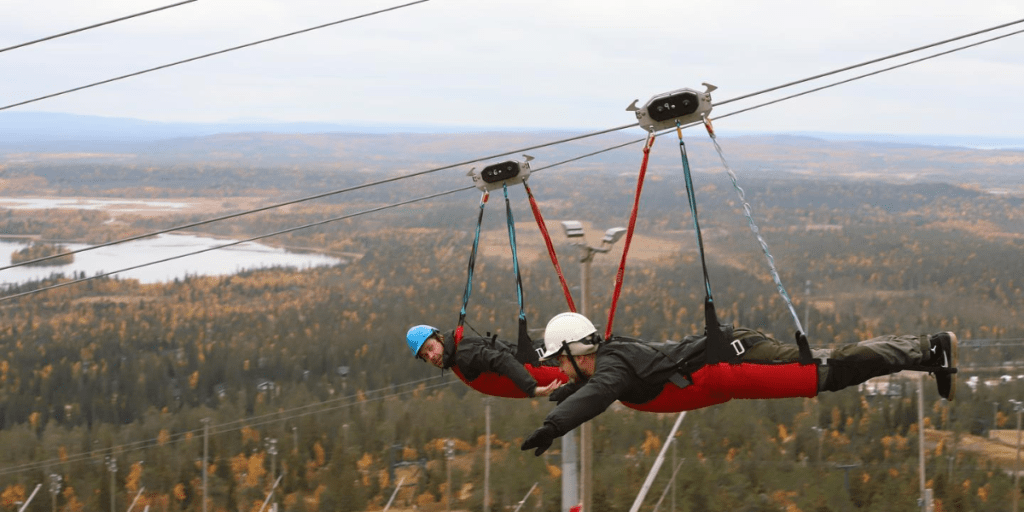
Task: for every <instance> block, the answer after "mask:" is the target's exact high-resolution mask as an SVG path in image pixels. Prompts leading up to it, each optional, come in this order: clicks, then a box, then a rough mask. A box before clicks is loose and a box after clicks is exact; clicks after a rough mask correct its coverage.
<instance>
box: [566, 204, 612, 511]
mask: <svg viewBox="0 0 1024 512" xmlns="http://www.w3.org/2000/svg"><path fill="white" fill-rule="evenodd" d="M562 229H563V230H564V231H565V236H566V238H568V239H569V241H570V242H572V244H573V245H575V246H576V247H579V248H580V314H582V315H583V316H585V317H587V318H590V311H589V307H590V263H591V262H592V261H594V255H595V254H604V253H607V252H609V251H611V250H612V246H613V245H615V242H618V241H619V240H620V239H621V238H622V237H623V235H625V234H626V231H627V230H626V228H623V227H614V228H611V229H609V230H607V231H605V232H604V237H603V238H602V239H601V244H600V245H598V246H597V247H592V246H590V245H588V244H587V241H586V232H585V231H584V229H583V223H581V222H580V221H578V220H566V221H562ZM573 437H574V436H573V435H572V432H569V433H568V434H566V435H565V436H564V437H562V453H563V454H564V453H571V452H572V448H571V447H573V444H574V443H575V440H574V439H573ZM593 453H594V451H593V436H592V435H591V432H590V424H589V423H584V424H582V425H580V485H579V489H580V496H579V498H580V500H579V501H580V503H582V504H583V511H584V512H590V507H591V501H592V500H591V497H592V492H591V491H592V487H593V485H592V484H593V482H592V481H593V472H592V471H591V466H592V464H593V459H594V458H593ZM574 463H575V461H572V460H565V458H563V461H562V466H563V468H562V474H563V475H572V474H574V472H573V471H567V470H566V465H567V464H574ZM567 484H568V485H570V486H571V485H572V483H571V481H568V482H567V481H566V480H563V484H562V492H563V495H566V494H568V496H571V495H572V492H571V490H570V491H569V492H568V493H566V485H567ZM574 501H575V500H572V499H571V498H570V499H565V500H563V502H562V511H563V512H566V511H567V510H568V509H569V508H570V507H572V506H573V504H574Z"/></svg>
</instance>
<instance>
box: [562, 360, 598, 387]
mask: <svg viewBox="0 0 1024 512" xmlns="http://www.w3.org/2000/svg"><path fill="white" fill-rule="evenodd" d="M574 357H575V358H576V365H577V366H579V367H580V371H581V372H583V374H584V375H583V378H590V377H591V376H593V374H594V355H593V354H587V355H584V356H574ZM558 369H560V370H562V373H564V374H566V375H568V376H569V378H570V379H572V380H574V381H576V382H579V381H580V380H582V379H581V378H580V375H578V374H577V373H576V367H574V366H573V365H572V361H570V360H569V356H567V355H565V354H559V355H558Z"/></svg>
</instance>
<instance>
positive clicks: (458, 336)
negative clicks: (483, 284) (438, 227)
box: [455, 191, 490, 345]
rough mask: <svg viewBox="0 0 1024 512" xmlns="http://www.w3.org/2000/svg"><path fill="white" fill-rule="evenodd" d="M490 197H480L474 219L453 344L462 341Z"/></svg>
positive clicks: (486, 194) (488, 195) (484, 195)
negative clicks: (464, 284)
mask: <svg viewBox="0 0 1024 512" xmlns="http://www.w3.org/2000/svg"><path fill="white" fill-rule="evenodd" d="M489 197H490V194H488V193H487V192H486V191H485V192H484V193H483V195H481V196H480V213H479V214H478V215H477V218H476V234H475V235H474V236H473V250H471V251H470V252H469V269H468V270H467V271H466V291H465V292H463V294H462V309H461V310H460V311H459V325H458V327H456V328H455V344H456V345H457V344H458V343H459V342H460V341H462V331H463V329H462V325H463V324H464V323H466V305H467V304H469V295H470V294H471V293H473V268H474V267H476V252H477V248H478V247H479V246H480V225H481V224H483V222H484V206H487V199H488V198H489Z"/></svg>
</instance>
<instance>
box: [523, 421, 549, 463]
mask: <svg viewBox="0 0 1024 512" xmlns="http://www.w3.org/2000/svg"><path fill="white" fill-rule="evenodd" d="M556 437H558V436H557V435H555V427H554V426H552V425H549V424H547V423H545V424H544V426H543V427H541V428H538V429H537V430H534V431H533V433H532V434H530V435H529V436H527V438H526V440H525V441H523V445H522V446H520V447H519V449H520V450H529V449H530V448H536V450H535V451H534V452H533V454H534V455H538V456H539V455H540V454H542V453H544V452H545V451H547V449H548V448H550V447H551V443H552V442H554V441H555V438H556Z"/></svg>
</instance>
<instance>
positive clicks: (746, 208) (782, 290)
mask: <svg viewBox="0 0 1024 512" xmlns="http://www.w3.org/2000/svg"><path fill="white" fill-rule="evenodd" d="M704 127H705V128H707V131H708V135H710V136H711V142H712V143H713V144H714V145H715V151H717V152H718V158H719V159H720V160H721V161H722V166H723V167H725V171H726V173H727V174H728V175H729V179H730V180H732V187H733V188H734V189H736V195H738V196H739V198H740V204H742V205H743V214H744V215H745V216H746V217H747V224H749V225H750V231H751V232H753V233H754V236H755V237H757V243H758V244H760V245H761V251H762V252H764V257H765V259H766V260H767V262H768V271H769V272H770V273H771V275H772V280H774V281H775V288H776V289H777V290H778V291H779V295H780V296H782V300H783V301H785V303H786V306H787V307H788V308H789V313H790V315H792V316H793V322H794V323H796V329H797V331H799V332H805V331H804V328H803V326H802V325H800V317H799V316H798V315H797V314H796V309H795V308H794V307H793V301H792V300H791V299H790V298H789V294H788V293H786V287H784V286H782V279H780V278H779V271H778V270H776V269H775V258H774V257H772V253H771V252H770V251H769V250H768V243H767V242H765V241H764V238H763V237H761V230H760V229H759V228H758V227H757V224H754V217H753V213H751V208H750V203H748V202H747V199H746V194H745V193H744V192H743V189H742V188H740V186H739V183H738V181H737V179H736V173H735V172H733V170H732V168H730V167H729V162H726V161H725V153H723V152H722V146H719V145H718V138H717V137H715V130H714V128H713V127H712V126H711V120H710V119H708V118H707V117H706V116H705V117H704ZM797 340H798V344H799V336H798V337H797Z"/></svg>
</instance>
